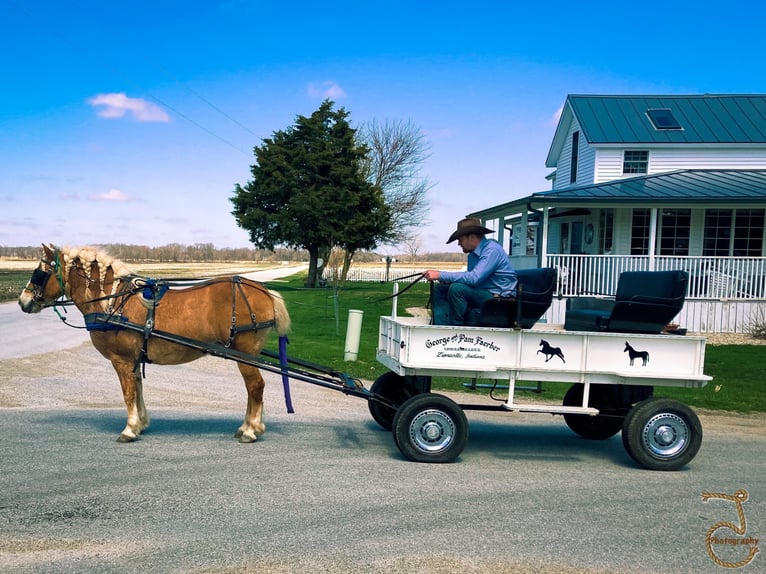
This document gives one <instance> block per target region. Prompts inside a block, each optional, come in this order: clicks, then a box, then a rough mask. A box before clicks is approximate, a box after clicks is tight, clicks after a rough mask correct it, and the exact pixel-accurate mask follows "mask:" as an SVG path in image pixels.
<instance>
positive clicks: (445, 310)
mask: <svg viewBox="0 0 766 574" xmlns="http://www.w3.org/2000/svg"><path fill="white" fill-rule="evenodd" d="M492 297H493V295H492V293H490V292H489V291H488V290H487V289H477V288H476V287H471V286H470V285H466V284H465V283H434V284H433V290H432V291H431V312H432V313H433V324H434V325H465V323H466V318H467V317H468V313H469V312H470V310H471V309H481V306H482V305H483V304H484V302H485V301H487V300H489V299H492Z"/></svg>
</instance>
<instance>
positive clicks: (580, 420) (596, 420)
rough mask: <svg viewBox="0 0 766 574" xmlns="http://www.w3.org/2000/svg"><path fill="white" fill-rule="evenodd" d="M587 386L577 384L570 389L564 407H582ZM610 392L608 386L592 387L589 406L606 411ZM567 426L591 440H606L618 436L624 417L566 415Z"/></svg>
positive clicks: (565, 397)
mask: <svg viewBox="0 0 766 574" xmlns="http://www.w3.org/2000/svg"><path fill="white" fill-rule="evenodd" d="M584 389H585V386H584V385H583V384H581V383H577V384H575V385H572V386H571V387H569V390H568V391H567V392H566V395H564V406H567V407H572V406H582V394H583V391H584ZM608 392H609V389H608V387H607V385H591V387H590V397H588V406H590V407H594V408H597V409H598V410H599V411H604V410H606V409H607V408H608V405H609V400H608V397H607V396H606V395H607V394H608ZM564 421H566V423H567V426H568V427H569V428H570V429H572V430H573V431H574V432H575V433H577V434H578V435H580V436H581V437H583V438H587V439H589V440H605V439H608V438H609V437H612V436H614V435H616V434H617V433H618V432H620V430H622V426H623V417H621V416H617V415H615V416H606V415H596V416H590V415H576V414H571V413H567V414H565V415H564Z"/></svg>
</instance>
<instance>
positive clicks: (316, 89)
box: [308, 80, 346, 100]
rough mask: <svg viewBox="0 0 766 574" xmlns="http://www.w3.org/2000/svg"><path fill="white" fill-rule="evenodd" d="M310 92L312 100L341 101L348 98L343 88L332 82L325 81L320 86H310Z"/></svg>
mask: <svg viewBox="0 0 766 574" xmlns="http://www.w3.org/2000/svg"><path fill="white" fill-rule="evenodd" d="M308 92H309V96H311V97H312V98H322V99H328V98H329V99H331V100H339V99H341V98H345V97H346V92H345V91H344V90H343V88H341V87H340V86H339V85H338V84H337V83H335V82H333V81H332V80H325V81H324V82H321V83H319V84H317V83H313V84H309V88H308Z"/></svg>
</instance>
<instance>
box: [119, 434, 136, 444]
mask: <svg viewBox="0 0 766 574" xmlns="http://www.w3.org/2000/svg"><path fill="white" fill-rule="evenodd" d="M117 442H121V443H127V442H136V437H134V436H130V435H126V434H121V435H120V436H118V437H117Z"/></svg>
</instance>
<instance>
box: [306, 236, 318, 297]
mask: <svg viewBox="0 0 766 574" xmlns="http://www.w3.org/2000/svg"><path fill="white" fill-rule="evenodd" d="M307 249H308V252H309V276H308V279H306V287H308V288H310V289H313V288H314V287H316V286H317V259H319V248H318V247H316V246H315V245H312V246H310V247H308V248H307Z"/></svg>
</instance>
